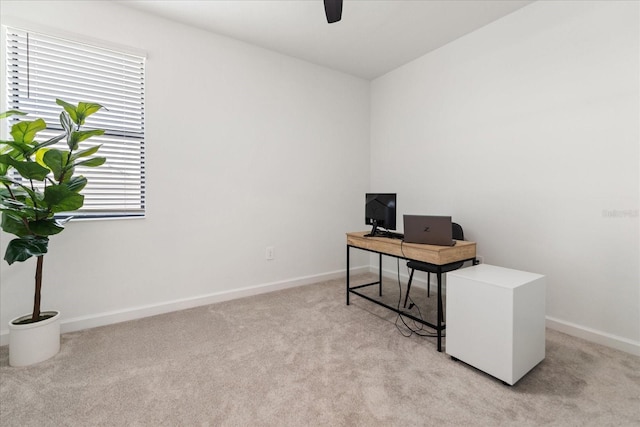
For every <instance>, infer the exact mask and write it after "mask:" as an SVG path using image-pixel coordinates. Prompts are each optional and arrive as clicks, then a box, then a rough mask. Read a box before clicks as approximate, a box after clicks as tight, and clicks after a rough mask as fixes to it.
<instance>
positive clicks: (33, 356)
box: [9, 311, 60, 366]
mask: <svg viewBox="0 0 640 427" xmlns="http://www.w3.org/2000/svg"><path fill="white" fill-rule="evenodd" d="M49 314H53V316H52V317H50V318H48V319H46V320H41V321H40V322H35V323H27V324H24V325H19V324H16V322H20V321H21V320H24V319H25V318H26V319H28V318H30V317H31V315H30V314H28V315H25V316H20V317H17V318H15V319H13V320H12V321H11V322H9V365H11V366H28V365H33V364H34V363H38V362H42V361H44V360H47V359H49V358H50V357H53V356H55V355H56V354H57V353H58V352H59V351H60V312H59V311H43V312H41V315H49Z"/></svg>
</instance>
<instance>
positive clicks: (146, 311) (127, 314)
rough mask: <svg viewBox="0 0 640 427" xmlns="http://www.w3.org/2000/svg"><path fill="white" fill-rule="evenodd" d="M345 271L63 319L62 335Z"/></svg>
mask: <svg viewBox="0 0 640 427" xmlns="http://www.w3.org/2000/svg"><path fill="white" fill-rule="evenodd" d="M368 271H369V267H359V268H353V269H351V272H352V274H358V273H366V272H368ZM344 275H345V270H339V271H334V272H330V273H323V274H317V275H312V276H304V277H297V278H293V279H288V280H282V281H279V282H271V283H264V284H260V285H256V286H248V287H245V288H241V289H232V290H228V291H222V292H215V293H212V294H207V295H200V296H197V297H192V298H184V299H179V300H174V301H168V302H164V303H159V304H150V305H145V306H139V307H131V308H126V309H123V310H116V311H110V312H105V313H98V314H92V315H88V316H80V317H75V318H71V319H63V320H62V321H61V322H60V331H61V332H62V333H66V332H75V331H80V330H83V329H90V328H95V327H98V326H106V325H112V324H115V323H120V322H126V321H129V320H136V319H142V318H144V317H149V316H155V315H158V314H164V313H169V312H172V311H178V310H186V309H188V308H194V307H199V306H203V305H209V304H214V303H217V302H222V301H229V300H233V299H238V298H244V297H248V296H252V295H259V294H264V293H267V292H273V291H279V290H282V289H288V288H294V287H297V286H303V285H310V284H313V283H318V282H322V281H325V280H332V279H339V278H343V277H344ZM8 344H9V330H8V329H6V330H2V331H0V345H8Z"/></svg>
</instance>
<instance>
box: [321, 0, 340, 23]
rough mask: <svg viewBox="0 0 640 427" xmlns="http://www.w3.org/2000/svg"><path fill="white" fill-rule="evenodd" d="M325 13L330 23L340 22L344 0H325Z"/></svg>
mask: <svg viewBox="0 0 640 427" xmlns="http://www.w3.org/2000/svg"><path fill="white" fill-rule="evenodd" d="M324 13H325V14H326V15H327V22H328V23H329V24H333V23H334V22H338V21H339V20H340V19H341V18H342V0H324Z"/></svg>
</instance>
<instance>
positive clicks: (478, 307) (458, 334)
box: [446, 264, 545, 385]
mask: <svg viewBox="0 0 640 427" xmlns="http://www.w3.org/2000/svg"><path fill="white" fill-rule="evenodd" d="M446 304H447V310H446V316H447V317H446V321H447V329H446V331H447V340H446V352H447V354H449V355H451V356H452V357H454V358H456V359H459V360H461V361H463V362H465V363H468V364H469V365H471V366H474V367H476V368H478V369H480V370H482V371H484V372H486V373H488V374H490V375H492V376H494V377H496V378H498V379H500V380H502V381H504V382H505V383H507V384H510V385H513V384H515V383H516V382H517V381H518V380H519V379H520V378H522V376H524V374H526V373H527V372H529V371H530V370H531V369H532V368H533V367H534V366H536V365H537V364H538V363H540V362H541V361H542V360H543V359H544V356H545V277H544V276H543V275H540V274H534V273H528V272H524V271H518V270H511V269H508V268H503V267H496V266H493V265H487V264H479V265H475V266H473V267H468V268H464V269H461V270H456V271H453V272H451V273H447V303H446Z"/></svg>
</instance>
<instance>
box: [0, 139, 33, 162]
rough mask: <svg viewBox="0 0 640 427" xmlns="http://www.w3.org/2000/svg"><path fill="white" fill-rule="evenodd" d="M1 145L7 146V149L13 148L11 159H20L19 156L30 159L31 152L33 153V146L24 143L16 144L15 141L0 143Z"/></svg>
mask: <svg viewBox="0 0 640 427" xmlns="http://www.w3.org/2000/svg"><path fill="white" fill-rule="evenodd" d="M0 144H2V145H6V146H7V147H11V148H13V150H14V151H13V153H10V155H11V157H13V158H18V159H19V156H18V154H19V155H20V156H22V157H28V154H27V153H29V151H31V145H29V144H24V143H22V142H15V141H0Z"/></svg>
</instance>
